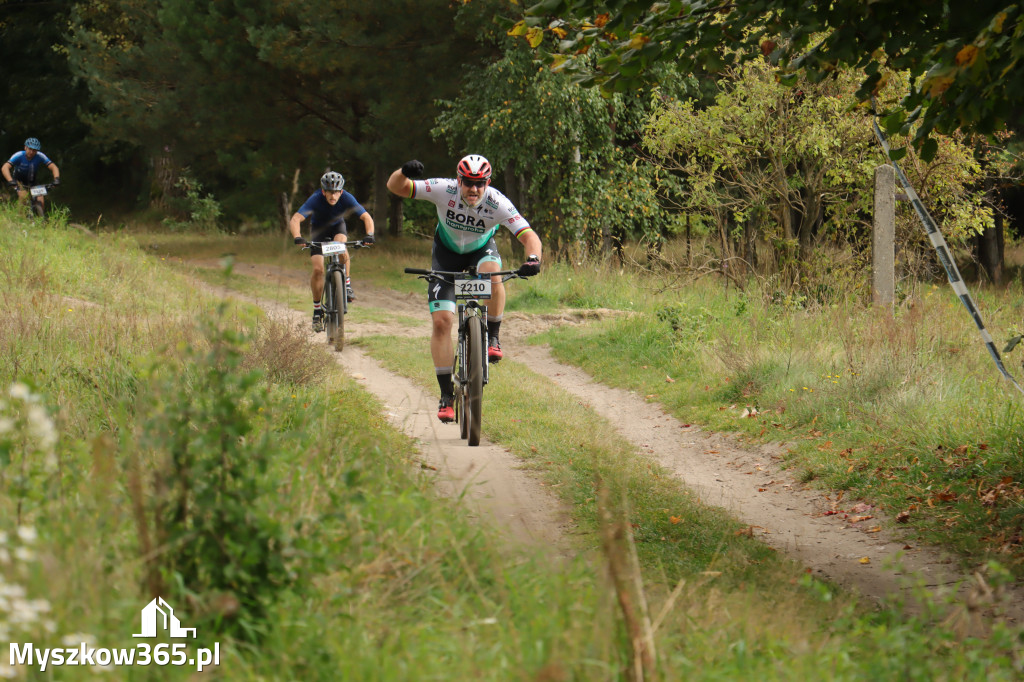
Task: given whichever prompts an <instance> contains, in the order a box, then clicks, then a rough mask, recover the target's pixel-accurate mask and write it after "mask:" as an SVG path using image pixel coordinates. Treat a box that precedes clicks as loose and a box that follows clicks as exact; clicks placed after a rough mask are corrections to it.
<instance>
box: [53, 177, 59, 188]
mask: <svg viewBox="0 0 1024 682" xmlns="http://www.w3.org/2000/svg"><path fill="white" fill-rule="evenodd" d="M59 184H60V178H54V179H53V186H54V187H56V186H57V185H59Z"/></svg>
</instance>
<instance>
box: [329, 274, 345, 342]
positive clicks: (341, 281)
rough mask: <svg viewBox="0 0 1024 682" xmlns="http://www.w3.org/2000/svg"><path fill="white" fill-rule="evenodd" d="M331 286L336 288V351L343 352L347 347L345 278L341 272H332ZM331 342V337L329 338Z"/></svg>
mask: <svg viewBox="0 0 1024 682" xmlns="http://www.w3.org/2000/svg"><path fill="white" fill-rule="evenodd" d="M331 284H333V285H334V286H333V288H334V350H336V351H338V352H339V353H340V352H341V349H342V348H344V347H345V314H344V313H343V312H342V311H343V306H344V305H345V278H344V277H342V276H341V271H340V270H334V271H332V272H331ZM328 342H330V337H328Z"/></svg>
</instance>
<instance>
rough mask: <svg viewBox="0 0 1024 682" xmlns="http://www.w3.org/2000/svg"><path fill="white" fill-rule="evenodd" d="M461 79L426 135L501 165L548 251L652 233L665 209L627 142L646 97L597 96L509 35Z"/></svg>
mask: <svg viewBox="0 0 1024 682" xmlns="http://www.w3.org/2000/svg"><path fill="white" fill-rule="evenodd" d="M465 80H466V84H467V87H466V89H465V92H466V94H464V95H462V96H461V97H459V98H458V99H456V100H452V101H447V102H445V103H444V105H445V110H444V111H442V113H441V115H440V116H439V117H438V119H437V126H436V128H435V129H434V135H435V136H436V137H438V138H441V139H445V140H447V141H448V142H449V145H450V146H451V147H452V149H453V150H460V151H465V152H470V151H472V152H475V153H481V154H484V155H485V156H487V157H488V159H489V160H490V161H491V163H492V165H494V167H495V168H496V169H498V170H499V171H500V170H505V171H506V172H507V174H506V175H504V178H505V180H506V186H505V193H506V194H508V195H509V196H510V197H511V198H512V199H513V201H514V202H515V203H516V204H517V206H518V208H519V209H520V210H521V211H522V212H523V213H524V215H526V217H527V219H528V220H530V222H531V224H532V225H534V226H535V229H537V231H538V232H539V234H540V235H541V236H542V238H543V239H544V240H545V242H546V243H547V244H548V245H549V248H551V250H553V251H554V252H555V253H559V254H562V255H563V256H565V257H567V258H568V259H570V260H574V261H578V260H580V259H581V258H585V257H587V256H588V255H591V254H595V253H601V252H604V251H606V250H607V248H608V246H610V245H611V243H612V241H613V240H614V241H615V242H617V243H618V244H621V243H622V242H623V241H625V240H626V239H646V240H648V241H650V242H652V243H659V242H660V241H661V239H662V238H663V236H664V234H665V232H666V231H667V230H668V229H669V224H670V220H671V216H670V215H668V214H666V213H665V212H663V211H661V210H660V202H659V197H658V194H657V189H658V188H657V185H656V183H655V177H654V174H655V170H654V169H653V168H652V167H651V166H649V165H647V164H644V163H640V162H639V160H638V158H637V155H636V153H635V152H633V151H632V150H631V149H630V148H629V146H630V145H631V144H633V142H635V141H636V139H637V137H638V136H639V133H640V129H641V126H642V121H643V120H644V118H645V117H646V114H647V111H649V108H650V105H651V103H650V102H649V101H648V100H646V99H644V98H643V97H640V96H637V95H628V96H626V95H622V96H616V97H614V98H612V99H611V100H605V99H603V98H601V97H600V96H599V94H598V93H596V92H594V91H592V90H587V89H584V88H581V87H579V86H578V85H575V84H572V83H570V82H569V81H568V80H567V79H566V78H565V77H564V76H563V75H560V74H554V73H552V72H551V71H550V70H548V69H547V68H545V67H544V66H543V65H541V64H540V63H539V62H537V61H536V60H535V59H534V57H533V55H532V53H531V52H530V51H529V50H528V49H526V48H525V47H523V46H520V45H518V44H515V43H513V44H511V45H508V44H507V45H506V47H505V50H504V53H503V55H502V57H501V58H500V59H498V60H496V61H494V62H493V63H490V64H486V65H484V66H483V67H481V68H477V69H474V70H472V71H470V72H469V73H468V74H466V76H465ZM674 82H676V83H677V84H678V86H679V87H680V88H682V87H683V86H685V85H686V82H685V81H682V80H680V79H676V80H675V81H674ZM500 178H501V176H500V175H499V179H498V181H497V182H498V185H499V187H500V183H501V181H500ZM520 180H521V181H522V182H523V183H524V184H523V186H522V187H521V188H520V187H519V186H518V183H519V181H520Z"/></svg>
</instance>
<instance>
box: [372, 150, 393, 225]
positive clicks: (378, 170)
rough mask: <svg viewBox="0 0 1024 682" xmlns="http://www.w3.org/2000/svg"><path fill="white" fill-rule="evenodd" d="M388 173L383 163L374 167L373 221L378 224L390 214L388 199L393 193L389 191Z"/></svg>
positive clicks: (380, 162)
mask: <svg viewBox="0 0 1024 682" xmlns="http://www.w3.org/2000/svg"><path fill="white" fill-rule="evenodd" d="M389 175H390V174H389V173H388V169H387V166H385V165H384V162H383V161H378V162H377V163H376V164H374V166H373V211H372V215H373V221H374V223H376V222H377V221H378V220H379V221H383V220H384V216H386V215H387V214H388V199H389V198H390V196H391V192H389V191H388V176H389Z"/></svg>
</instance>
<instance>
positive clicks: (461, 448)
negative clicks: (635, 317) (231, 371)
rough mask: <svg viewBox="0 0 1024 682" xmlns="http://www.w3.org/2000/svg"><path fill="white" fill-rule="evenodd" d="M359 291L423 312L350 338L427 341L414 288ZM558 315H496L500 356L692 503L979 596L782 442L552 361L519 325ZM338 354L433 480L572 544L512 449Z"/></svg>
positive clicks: (882, 583) (843, 565) (897, 588)
mask: <svg viewBox="0 0 1024 682" xmlns="http://www.w3.org/2000/svg"><path fill="white" fill-rule="evenodd" d="M236 271H239V272H243V273H245V274H249V275H250V276H257V277H264V278H266V279H268V280H270V281H274V282H277V283H279V284H284V283H291V284H292V285H296V286H305V285H306V282H308V275H307V274H306V273H305V272H303V271H300V270H295V271H282V270H281V269H279V268H261V267H260V266H250V265H238V266H236ZM357 295H358V296H359V298H358V300H357V302H356V305H366V306H372V307H381V308H388V309H390V310H391V311H393V312H399V313H402V314H403V315H408V316H412V317H422V318H423V326H422V328H420V329H413V330H409V329H405V330H403V329H395V327H394V326H387V325H381V324H374V323H370V324H364V325H359V324H356V323H353V322H351V321H348V322H347V323H346V329H347V333H348V335H349V337H350V338H358V337H359V336H360V335H372V334H381V333H388V334H393V335H394V334H402V335H410V336H422V337H423V338H424V342H426V337H427V334H428V333H429V324H428V320H427V315H426V312H425V303H424V298H423V297H420V296H398V295H396V294H395V293H394V292H390V291H384V290H372V289H369V288H365V287H359V288H357ZM260 304H261V305H263V306H264V307H265V308H267V309H268V311H273V312H274V314H276V315H282V316H286V317H287V318H288V319H289V320H290V321H291V322H293V323H294V324H297V325H302V326H303V328H306V325H308V324H309V323H308V319H307V316H306V315H305V314H300V313H295V312H294V311H290V310H286V309H284V308H282V307H280V306H275V305H274V304H268V303H267V302H265V301H264V302H260ZM560 323H585V317H583V316H575V315H571V314H570V315H561V316H549V317H545V318H543V319H538V318H536V317H527V316H523V315H520V314H514V313H512V314H508V315H506V322H505V324H504V325H503V328H502V331H503V333H502V342H503V343H502V345H503V348H505V350H506V357H507V358H508V359H509V360H511V361H515V362H523V363H526V364H528V365H529V366H530V367H531V368H532V369H533V370H534V371H536V372H538V373H541V374H543V375H545V376H547V377H548V378H549V379H551V380H552V381H553V382H555V383H556V384H557V385H559V386H560V387H561V388H563V389H564V390H566V391H567V392H569V393H570V394H573V395H575V396H576V397H577V399H578V400H579V401H580V402H581V403H582V404H584V405H586V406H587V407H589V408H591V409H593V410H595V411H596V412H597V413H598V414H600V415H601V416H603V417H604V418H606V419H607V420H608V421H609V422H610V423H611V424H612V425H613V426H614V427H615V429H616V430H617V431H618V432H619V433H620V434H621V435H622V436H623V437H624V438H626V439H627V440H628V441H630V442H631V443H633V444H634V446H635V447H636V449H637V452H638V453H639V454H641V455H642V456H645V457H649V458H651V459H652V460H653V461H655V462H656V463H657V464H659V465H660V466H661V467H663V468H664V469H665V470H666V471H668V472H670V473H671V474H672V475H674V476H676V477H677V478H678V479H679V480H680V481H682V482H683V483H684V484H685V485H687V486H688V487H690V489H691V490H693V491H695V492H696V493H697V494H698V495H699V496H700V499H701V501H702V502H704V503H706V504H710V505H715V506H719V507H722V508H724V509H726V510H728V511H729V512H730V513H731V514H733V515H734V516H735V517H736V518H738V519H740V520H741V521H742V522H743V523H745V524H747V525H748V530H749V532H750V533H751V535H752V536H754V537H757V538H759V539H761V540H763V541H764V542H766V543H768V544H769V545H771V546H772V547H774V548H776V549H778V550H780V551H781V552H785V553H786V554H787V555H789V556H791V557H792V558H793V559H795V560H796V561H798V562H800V563H802V564H803V565H804V566H806V567H807V568H808V569H809V570H810V571H812V572H813V573H814V574H815V575H817V576H819V577H821V578H825V579H828V580H830V581H832V582H835V583H837V584H839V585H842V586H843V587H845V588H847V589H849V590H852V591H854V592H857V593H859V594H860V595H862V596H863V597H865V598H867V599H869V600H872V601H876V602H878V601H881V600H882V599H884V598H885V597H887V596H892V595H895V594H900V593H902V594H903V595H904V596H905V597H906V598H907V600H908V602H912V599H911V596H910V594H909V591H908V589H907V588H908V585H910V584H911V582H912V579H916V577H917V576H919V577H921V578H922V579H923V582H924V583H925V584H926V585H928V586H929V587H930V588H932V589H933V590H934V591H937V592H939V593H943V592H946V591H950V590H954V589H957V588H958V587H959V590H960V592H961V594H962V596H964V597H966V596H967V594H968V593H969V592H971V591H972V590H973V592H974V594H977V590H974V589H973V585H972V584H971V582H970V581H969V580H968V581H965V578H969V577H970V576H969V574H965V573H964V572H962V571H960V570H959V569H958V567H957V566H958V564H957V562H956V561H954V560H953V559H952V558H951V557H950V556H948V555H946V554H944V553H943V552H941V551H939V550H937V549H935V548H932V547H924V546H918V545H916V544H914V543H910V542H908V540H907V539H906V538H905V537H903V534H902V533H900V531H899V529H898V528H896V527H893V526H891V525H887V524H886V523H885V519H884V516H883V515H882V514H881V513H880V512H879V511H878V510H877V509H869V510H865V511H863V512H861V513H860V514H859V515H860V516H867V515H870V516H873V517H874V518H873V519H870V520H868V521H859V522H854V521H853V519H854V518H856V517H857V516H858V514H844V513H831V514H829V513H828V512H834V510H835V509H837V508H839V509H850V508H851V507H853V505H854V504H855V503H856V501H853V500H844V501H843V502H842V503H841V504H838V505H837V504H836V502H835V500H836V496H835V495H830V494H829V493H827V492H823V491H820V490H817V489H812V488H809V487H808V486H805V485H802V484H800V483H798V482H796V481H794V480H793V479H792V477H791V476H790V475H789V474H788V473H787V472H785V471H784V470H782V469H781V468H780V466H779V463H780V460H781V457H780V453H781V452H782V451H783V446H780V445H769V446H762V447H753V448H752V447H741V446H740V445H739V444H738V443H737V441H735V440H734V439H732V438H730V437H728V436H724V435H721V434H710V433H705V432H704V431H702V430H701V429H700V428H699V427H695V426H690V425H685V424H683V423H681V422H679V421H678V420H677V419H675V418H674V417H672V416H670V415H668V414H666V413H665V412H664V411H662V410H661V409H660V408H659V407H658V406H657V405H656V404H652V403H648V402H646V401H645V400H644V399H643V398H642V397H640V396H638V395H636V394H634V393H631V392H629V391H623V390H620V389H614V388H610V387H607V386H604V385H602V384H599V383H597V382H595V381H594V380H593V379H592V378H591V377H589V376H588V375H587V374H585V373H584V372H582V371H581V370H579V369H578V368H575V367H571V366H567V365H564V364H561V363H559V362H557V361H556V360H555V359H553V358H552V356H551V354H550V353H549V352H548V350H547V349H546V348H545V347H539V346H530V345H527V344H525V343H522V340H523V339H522V337H521V335H522V334H524V333H525V332H527V331H529V332H530V333H533V332H535V331H537V330H538V328H539V327H543V326H548V325H550V324H560ZM310 336H311V340H313V341H314V342H317V343H323V342H324V337H323V335H319V336H317V337H316V338H313V335H310ZM339 362H341V364H342V365H343V366H344V367H345V369H346V370H347V371H348V372H349V373H351V374H352V375H353V376H354V377H355V378H356V379H357V380H358V381H359V382H360V383H361V384H362V385H363V386H365V387H366V388H367V389H368V390H370V391H371V392H372V393H374V394H375V395H376V396H377V397H378V398H379V399H380V400H381V401H382V402H383V403H384V404H385V405H386V406H387V409H388V411H389V418H390V419H391V421H392V423H393V424H394V425H395V426H396V427H398V428H400V429H402V430H403V431H404V432H405V433H407V434H409V435H410V436H412V437H414V438H416V439H417V441H418V442H419V443H420V458H421V463H422V465H423V466H424V467H425V468H426V469H427V470H429V471H434V470H436V472H437V485H438V488H439V490H441V491H442V492H443V493H445V494H448V495H452V496H461V497H463V498H464V499H465V500H466V501H467V502H468V503H469V504H470V505H471V508H472V509H473V510H474V512H475V513H477V514H479V515H481V516H483V517H486V518H488V519H490V520H491V521H493V522H494V523H495V524H496V526H497V527H498V528H501V529H502V532H503V533H504V534H506V535H507V536H508V537H509V538H510V539H514V540H516V541H519V542H525V543H529V544H530V545H533V546H536V547H546V548H549V549H553V551H554V552H555V553H557V554H561V555H569V554H571V553H572V551H573V548H572V543H571V542H570V541H569V539H568V534H569V533H570V532H571V525H570V521H569V514H568V511H567V510H566V509H565V508H564V507H563V506H562V504H561V503H560V502H559V501H558V500H557V499H556V498H555V496H554V495H553V494H551V493H550V491H548V490H547V489H545V488H544V486H543V485H541V483H540V482H539V481H538V480H537V479H536V478H535V477H534V476H533V475H532V474H530V473H528V472H526V471H524V470H523V469H521V468H520V465H521V463H520V462H519V460H518V459H517V458H515V457H514V456H513V455H512V454H511V453H509V452H508V451H506V450H505V449H504V448H501V447H499V446H495V445H493V444H491V443H489V442H487V441H486V439H484V440H483V441H482V442H481V445H480V447H476V448H470V447H468V446H467V445H465V442H464V441H462V440H460V438H459V433H458V427H457V426H456V425H454V424H452V425H442V424H440V423H439V422H438V421H437V419H436V417H435V413H436V409H437V408H436V405H437V397H436V396H435V395H434V393H435V392H434V391H423V390H422V389H420V388H419V387H418V386H416V385H415V384H413V383H412V382H411V381H409V380H408V379H406V378H404V377H400V376H397V375H394V374H392V373H390V372H388V371H386V370H384V369H383V368H382V367H381V366H380V365H378V364H377V363H376V362H375V361H373V360H372V359H371V358H369V357H368V356H366V355H365V354H363V353H362V352H360V351H359V350H358V349H357V348H353V347H351V346H349V347H347V348H346V349H345V351H344V352H343V353H341V354H340V355H339ZM871 531H874V532H871ZM961 583H962V584H961ZM1001 611H1002V612H1003V613H1004V614H1005V615H1007V616H1008V617H1009V618H1011V619H1013V620H1015V621H1017V622H1024V597H1022V596H1021V595H1020V594H1017V593H1016V591H1011V594H1010V595H1008V598H1007V599H1005V600H1004V601H1003V603H1002V605H1001Z"/></svg>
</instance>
